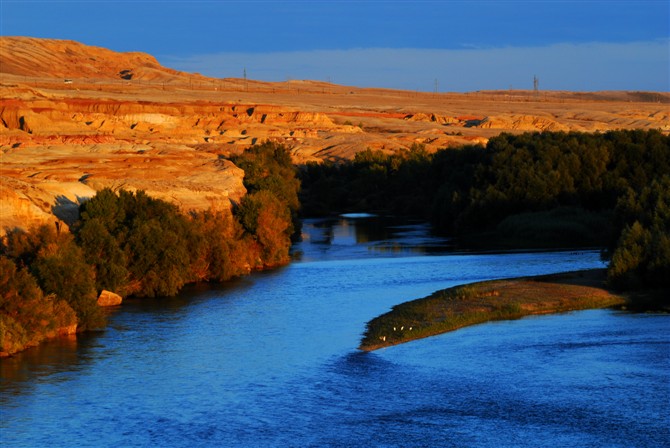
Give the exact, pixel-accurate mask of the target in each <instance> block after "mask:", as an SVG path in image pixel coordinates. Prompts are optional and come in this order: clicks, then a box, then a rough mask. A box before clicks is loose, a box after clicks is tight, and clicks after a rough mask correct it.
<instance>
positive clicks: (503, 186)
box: [301, 130, 670, 288]
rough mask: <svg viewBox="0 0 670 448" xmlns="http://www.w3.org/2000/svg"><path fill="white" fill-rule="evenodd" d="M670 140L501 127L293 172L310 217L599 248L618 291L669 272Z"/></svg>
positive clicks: (485, 239) (488, 240) (658, 281)
mask: <svg viewBox="0 0 670 448" xmlns="http://www.w3.org/2000/svg"><path fill="white" fill-rule="evenodd" d="M669 176H670V137H669V136H666V135H663V134H662V133H661V132H659V131H653V130H652V131H641V130H634V131H612V132H607V133H603V134H586V133H577V132H569V133H566V132H544V133H526V134H522V135H510V134H502V135H500V136H498V137H495V138H492V139H491V140H489V142H488V144H487V145H486V147H481V146H466V147H462V148H460V149H446V150H441V151H438V152H436V153H434V154H427V153H426V152H425V151H424V150H423V148H422V147H420V146H415V147H413V148H412V149H410V150H407V151H405V152H401V153H398V154H393V155H387V154H384V153H382V152H380V151H371V150H368V151H364V152H361V153H359V154H358V155H357V156H356V158H355V159H354V160H353V161H351V162H348V163H339V164H334V163H324V164H321V165H317V164H309V165H307V166H305V167H304V168H303V169H302V171H301V179H302V182H303V191H302V195H303V206H304V210H305V213H306V214H330V213H335V212H355V211H368V212H371V211H372V212H374V211H376V212H382V213H392V214H405V215H412V216H421V217H425V218H428V219H430V220H431V221H432V222H433V224H434V226H435V228H436V229H437V230H438V231H440V232H442V233H446V234H450V235H455V236H457V237H458V238H460V240H462V241H467V242H468V243H469V244H473V243H474V244H476V243H477V242H478V241H480V242H482V243H483V244H496V245H507V246H528V245H532V246H538V247H539V246H542V247H550V246H563V247H567V246H600V247H602V248H604V249H605V251H606V254H607V255H608V256H609V257H611V263H610V268H609V276H610V280H611V282H612V283H613V284H614V285H616V286H619V287H632V288H634V287H640V286H645V287H662V286H664V287H667V286H668V281H669V279H670V249H669V244H670V243H669V242H668V235H669V234H670V212H668V209H669V206H668V204H669V203H670V199H669V195H670V188H669V185H670V180H669Z"/></svg>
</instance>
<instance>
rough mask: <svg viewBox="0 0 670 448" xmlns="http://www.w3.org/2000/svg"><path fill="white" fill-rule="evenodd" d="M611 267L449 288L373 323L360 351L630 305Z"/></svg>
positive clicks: (407, 305) (400, 306)
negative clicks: (610, 283) (612, 279)
mask: <svg viewBox="0 0 670 448" xmlns="http://www.w3.org/2000/svg"><path fill="white" fill-rule="evenodd" d="M606 275H607V272H606V270H605V269H591V270H586V271H575V272H566V273H561V274H552V275H543V276H538V277H522V278H516V279H506V280H492V281H486V282H479V283H472V284H469V285H463V286H456V287H453V288H448V289H444V290H441V291H437V292H435V293H433V294H431V295H430V296H428V297H424V298H422V299H417V300H412V301H409V302H405V303H402V304H400V305H396V306H394V307H393V308H392V310H391V311H390V312H388V313H386V314H383V315H381V316H379V317H376V318H375V319H373V320H371V321H370V322H368V324H367V329H366V332H365V335H364V336H363V339H362V340H361V344H360V346H359V348H360V349H361V350H364V351H372V350H376V349H379V348H383V347H388V346H391V345H397V344H402V343H404V342H409V341H412V340H415V339H421V338H426V337H429V336H434V335H437V334H441V333H446V332H448V331H453V330H457V329H459V328H462V327H467V326H470V325H475V324H479V323H484V322H489V321H495V320H510V319H519V318H521V317H524V316H529V315H535V314H549V313H560V312H566V311H575V310H584V309H593V308H608V307H613V306H624V305H625V304H626V302H627V300H626V297H624V296H623V295H618V294H615V293H613V292H612V291H611V290H608V289H606V287H605V280H606Z"/></svg>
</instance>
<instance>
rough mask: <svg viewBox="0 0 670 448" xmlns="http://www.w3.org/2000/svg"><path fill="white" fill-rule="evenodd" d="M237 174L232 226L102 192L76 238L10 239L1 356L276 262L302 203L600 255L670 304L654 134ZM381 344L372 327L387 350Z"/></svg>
mask: <svg viewBox="0 0 670 448" xmlns="http://www.w3.org/2000/svg"><path fill="white" fill-rule="evenodd" d="M233 162H234V163H235V164H237V165H238V166H239V167H241V168H242V169H244V171H245V179H244V183H245V187H246V188H247V190H248V194H247V195H246V196H245V197H244V198H243V199H242V201H241V203H240V204H237V206H236V207H235V208H234V211H233V213H229V212H221V211H217V210H210V211H208V212H203V213H190V214H182V213H181V212H180V211H179V210H178V209H177V208H176V207H175V206H173V205H170V204H168V203H166V202H163V201H160V200H157V199H153V198H151V197H149V196H147V195H146V194H144V193H143V192H141V191H138V192H136V193H131V192H127V191H118V192H114V191H111V190H108V189H106V190H101V191H100V192H98V194H97V195H96V196H95V197H93V198H92V199H90V200H89V201H87V202H86V203H84V204H82V206H81V209H80V219H79V221H78V222H77V223H76V224H75V225H74V226H73V227H72V233H69V232H65V231H63V232H58V231H57V230H56V229H54V228H51V227H41V228H39V229H35V230H33V231H31V232H23V231H12V232H9V233H8V235H7V237H6V238H5V241H4V242H3V244H2V247H1V250H0V352H3V353H5V354H8V353H13V352H16V351H18V350H20V349H22V348H24V347H26V346H30V345H33V344H36V343H38V342H39V341H41V340H43V339H44V338H46V337H49V336H51V335H54V334H58V332H60V331H62V329H64V328H72V326H73V325H76V326H77V328H78V329H79V330H84V329H93V328H99V327H101V326H103V325H104V314H103V312H102V311H101V310H100V309H99V307H97V306H96V303H95V297H96V293H97V292H98V291H100V290H101V289H111V290H115V291H118V292H120V293H122V294H124V295H134V296H138V297H142V296H149V297H153V296H169V295H174V294H177V293H178V292H179V290H180V288H181V287H182V286H183V285H184V284H186V283H189V282H197V281H224V280H227V279H229V278H232V277H235V276H238V275H242V274H245V273H248V272H249V271H251V270H253V269H261V268H263V267H270V266H276V265H281V264H284V263H287V262H288V260H289V256H288V249H289V245H290V237H291V235H292V234H293V232H294V231H295V229H296V224H297V222H298V221H297V217H298V210H299V208H300V207H301V203H302V207H303V209H304V211H303V213H304V214H306V215H315V214H327V213H332V212H334V211H337V212H344V211H367V212H371V211H382V212H389V213H401V214H405V215H411V216H419V217H424V218H429V219H430V220H431V221H432V222H433V224H434V226H435V228H436V229H437V230H439V231H441V232H444V233H448V234H452V235H455V236H456V237H457V238H458V240H459V241H463V242H465V243H466V244H468V245H473V244H477V243H479V244H482V245H484V247H519V246H529V245H530V246H535V247H550V246H557V247H566V246H598V247H602V248H603V254H604V255H605V256H607V257H608V258H610V260H611V261H610V265H609V268H608V272H607V281H608V282H609V284H610V285H611V286H613V287H616V288H619V289H629V290H641V289H643V290H645V291H650V292H649V293H645V294H637V295H634V296H632V297H634V298H635V299H636V302H634V303H632V304H631V305H632V306H639V307H647V306H660V307H667V306H668V303H667V301H668V297H670V294H668V290H669V289H670V288H669V284H668V282H669V281H670V174H669V173H670V137H669V136H664V135H663V134H661V133H660V132H658V131H612V132H607V133H604V134H581V133H564V132H557V133H553V132H545V133H528V134H522V135H508V134H502V135H500V136H499V137H495V138H492V139H491V140H490V141H489V143H488V144H487V146H486V147H481V146H466V147H462V148H460V149H448V150H441V151H438V152H436V153H433V154H429V153H428V152H427V151H426V150H425V149H424V147H422V146H421V145H414V146H413V147H412V148H410V149H409V150H407V151H404V152H401V153H397V154H392V155H387V154H384V153H382V152H380V151H371V150H367V151H363V152H361V153H359V154H358V155H357V156H356V158H355V159H354V160H353V161H351V162H344V163H339V164H333V163H324V164H321V165H316V164H309V165H307V166H305V167H303V169H302V170H301V172H300V180H298V179H297V178H296V170H295V167H294V166H293V165H292V163H291V158H290V154H289V152H288V150H287V149H286V148H285V147H283V146H281V145H276V144H273V143H264V144H262V145H258V146H253V147H252V148H250V149H249V150H247V151H245V152H244V153H242V154H241V155H239V156H236V157H234V158H233ZM301 182H302V186H303V191H302V195H301V201H299V199H298V192H299V190H300V188H301ZM459 291H460V292H458V293H457V294H456V295H457V296H458V297H461V296H462V297H466V296H467V297H470V295H469V294H461V293H462V292H463V291H464V290H459ZM478 291H479V290H478ZM440 297H442V296H440ZM445 297H452V293H448V294H447V295H446V296H445ZM472 297H479V292H477V293H476V294H474V295H472ZM649 297H652V298H653V301H652V303H645V302H644V301H645V300H647V299H648V298H649ZM583 306H584V305H580V307H583ZM586 306H594V305H593V304H592V305H586ZM524 307H526V308H527V306H526V305H523V304H519V305H517V304H515V303H513V302H510V303H509V304H508V305H507V308H504V309H502V310H497V311H496V313H497V314H500V313H502V314H501V315H508V317H514V316H518V314H519V312H520V310H522V309H524ZM476 308H477V307H475V314H477V313H478V312H479V311H481V310H479V311H477V309H476ZM543 312H546V310H545V311H543ZM479 315H480V314H478V316H479ZM488 318H491V315H489V317H488ZM488 318H487V319H488ZM493 318H495V316H494V317H493ZM459 319H466V318H465V317H463V316H462V317H460V318H459ZM477 319H481V317H477V318H476V319H475V320H477ZM473 322H474V321H473ZM400 326H401V327H404V324H401V325H400ZM461 326H462V325H461ZM417 328H418V326H417ZM376 331H377V330H375V328H374V325H372V326H369V327H368V333H369V334H371V335H372V337H373V338H374V337H375V336H376V337H380V336H384V335H381V334H379V335H377V333H376ZM403 331H404V330H403ZM413 331H414V330H413ZM415 334H417V333H415Z"/></svg>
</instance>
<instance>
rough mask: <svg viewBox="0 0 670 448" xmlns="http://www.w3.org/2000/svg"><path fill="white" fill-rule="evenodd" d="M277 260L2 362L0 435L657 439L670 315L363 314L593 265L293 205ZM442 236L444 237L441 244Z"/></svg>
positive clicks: (583, 442)
mask: <svg viewBox="0 0 670 448" xmlns="http://www.w3.org/2000/svg"><path fill="white" fill-rule="evenodd" d="M303 233H304V240H303V241H302V242H301V243H298V244H296V246H295V248H294V252H295V258H296V260H295V261H294V262H293V263H291V264H290V265H289V266H287V267H284V268H280V269H276V270H273V271H270V272H263V273H258V274H253V275H251V276H249V277H246V278H243V279H239V280H236V281H234V282H230V283H228V284H225V285H218V286H211V285H197V286H193V287H189V288H187V289H186V290H185V291H184V293H183V294H181V295H180V296H178V297H175V298H171V299H162V300H128V301H127V303H125V304H124V305H123V306H122V307H121V308H120V309H118V310H116V311H114V312H113V314H112V315H111V316H110V322H109V326H108V327H107V328H106V329H105V330H104V331H101V332H96V333H89V334H84V335H79V336H77V337H76V338H70V339H68V338H64V339H58V340H54V341H51V342H49V343H46V344H43V345H42V346H40V347H37V348H34V349H30V350H27V351H25V352H23V353H21V354H19V355H17V356H15V357H13V358H9V359H3V360H2V361H0V362H1V363H2V364H1V365H0V367H1V370H0V378H1V380H2V387H1V389H0V407H1V415H0V445H1V446H2V447H71V446H80V447H88V446H91V447H161V446H169V447H197V446H213V447H227V446H230V447H233V446H234V447H246V446H249V447H256V446H258V447H283V446H286V447H305V446H314V447H322V446H333V447H339V446H342V447H558V446H570V447H622V448H624V447H626V448H628V447H649V448H652V447H653V448H658V447H667V446H670V417H669V415H670V405H669V403H670V316H668V315H663V314H632V313H627V312H622V311H613V310H590V311H582V312H574V313H566V314H559V315H548V316H540V317H529V318H524V319H521V320H516V321H508V322H495V323H488V324H482V325H477V326H473V327H469V328H465V329H461V330H459V331H456V332H452V333H448V334H444V335H440V336H436V337H433V338H428V339H423V340H419V341H414V342H411V343H408V344H405V345H400V346H395V347H391V348H387V349H383V350H379V351H375V352H371V353H365V352H361V351H359V350H357V346H358V342H359V340H360V337H361V335H362V333H363V331H364V329H365V323H366V322H367V321H368V320H370V319H372V318H373V317H375V316H377V315H379V314H381V313H384V312H386V311H388V309H390V307H392V306H393V305H394V304H397V303H400V302H403V301H406V300H410V299H414V298H419V297H423V296H426V295H428V294H430V293H431V292H433V291H435V290H437V289H442V288H446V287H449V286H453V285H456V284H461V283H467V282H472V281H479V280H485V279H492V278H503V277H511V276H520V275H533V274H542V273H551V272H560V271H566V270H576V269H587V268H593V267H602V266H603V264H602V262H601V260H600V257H599V253H598V252H596V251H558V252H533V253H485V254H482V253H464V252H461V253H455V252H450V251H449V250H448V246H449V241H445V240H440V239H438V238H435V237H433V236H431V235H430V234H429V232H428V228H427V226H425V225H422V224H416V223H414V224H412V223H409V224H408V223H402V224H398V223H396V224H395V225H388V224H387V223H379V222H375V221H374V220H369V219H368V220H366V219H364V218H362V217H357V218H353V217H352V218H350V219H344V218H342V219H335V220H328V221H317V220H312V221H306V222H305V223H304V228H303ZM445 249H447V250H446V251H445Z"/></svg>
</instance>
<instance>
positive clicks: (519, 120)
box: [476, 115, 570, 131]
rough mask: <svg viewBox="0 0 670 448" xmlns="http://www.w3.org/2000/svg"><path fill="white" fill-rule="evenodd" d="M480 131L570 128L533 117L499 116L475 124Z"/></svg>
mask: <svg viewBox="0 0 670 448" xmlns="http://www.w3.org/2000/svg"><path fill="white" fill-rule="evenodd" d="M476 126H477V127H479V128H482V129H513V130H515V131H569V130H570V127H569V126H567V125H564V124H561V123H558V122H557V121H555V120H553V119H551V118H546V117H538V116H534V115H499V116H491V117H487V118H485V119H484V120H482V121H481V123H479V124H476Z"/></svg>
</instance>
